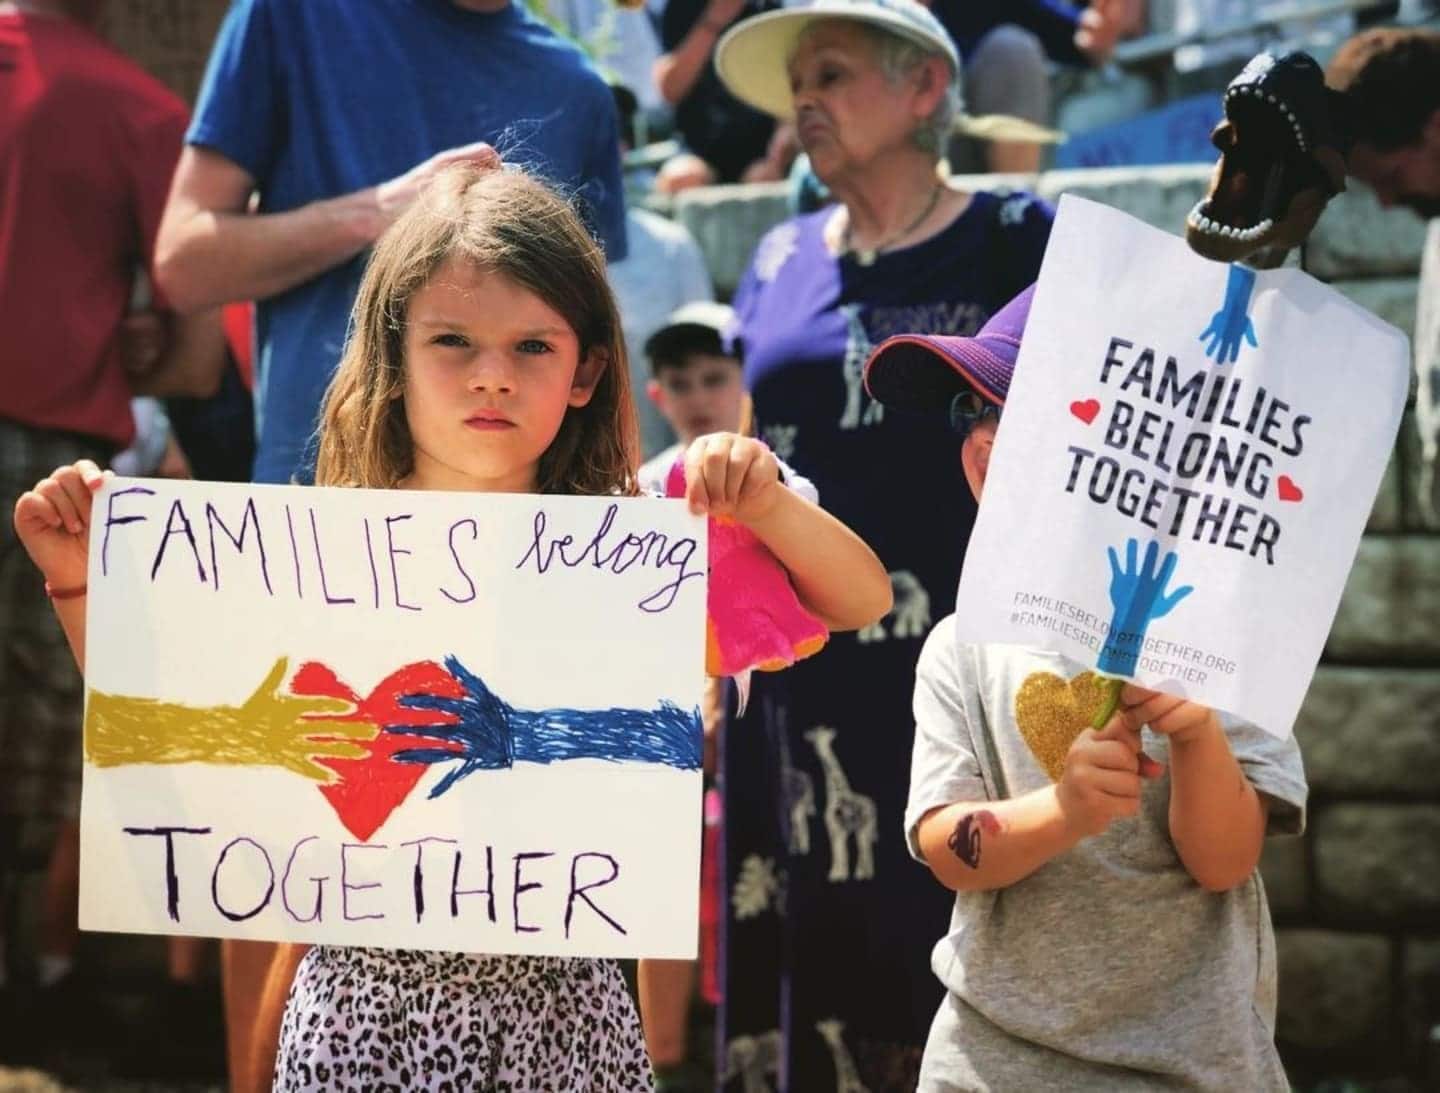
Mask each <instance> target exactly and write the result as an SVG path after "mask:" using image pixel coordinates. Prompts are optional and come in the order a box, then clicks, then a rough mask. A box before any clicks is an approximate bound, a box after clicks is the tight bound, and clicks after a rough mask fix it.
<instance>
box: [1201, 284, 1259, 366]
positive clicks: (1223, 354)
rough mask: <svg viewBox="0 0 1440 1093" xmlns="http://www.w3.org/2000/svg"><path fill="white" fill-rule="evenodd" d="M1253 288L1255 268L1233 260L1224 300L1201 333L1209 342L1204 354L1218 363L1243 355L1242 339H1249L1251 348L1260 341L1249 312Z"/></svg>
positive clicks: (1224, 362) (1231, 360) (1247, 340)
mask: <svg viewBox="0 0 1440 1093" xmlns="http://www.w3.org/2000/svg"><path fill="white" fill-rule="evenodd" d="M1254 290H1255V271H1254V270H1252V269H1246V268H1245V267H1244V266H1240V265H1233V264H1232V265H1231V266H1230V276H1229V278H1228V279H1227V280H1226V282H1225V302H1224V303H1223V304H1221V305H1220V310H1219V311H1217V312H1215V315H1214V316H1213V317H1212V318H1211V320H1210V325H1209V326H1207V327H1206V328H1205V332H1204V333H1203V334H1201V335H1200V340H1201V341H1202V342H1203V341H1208V342H1209V343H1210V344H1209V345H1207V346H1206V347H1205V355H1206V356H1207V357H1214V358H1215V363H1216V364H1234V363H1235V361H1236V360H1238V359H1239V357H1240V343H1241V342H1249V343H1250V345H1251V347H1252V348H1253V347H1255V346H1258V345H1259V344H1260V343H1259V342H1257V341H1256V340H1255V324H1254V323H1252V322H1251V321H1250V316H1249V314H1248V312H1249V310H1250V294H1251V293H1252V292H1254Z"/></svg>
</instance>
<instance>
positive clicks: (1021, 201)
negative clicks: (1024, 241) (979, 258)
mask: <svg viewBox="0 0 1440 1093" xmlns="http://www.w3.org/2000/svg"><path fill="white" fill-rule="evenodd" d="M976 197H981V194H976ZM984 199H986V200H989V202H992V203H994V213H992V215H994V217H995V222H996V223H998V225H999V226H1001V229H1004V230H1011V232H1025V230H1034V229H1037V228H1043V229H1044V230H1047V232H1048V230H1050V225H1051V222H1053V220H1054V219H1056V207H1054V206H1053V204H1051V203H1050V202H1047V200H1045V199H1044V197H1041V196H1040V194H1035V193H1031V192H1030V190H1009V192H995V193H989V192H986V193H985V194H984Z"/></svg>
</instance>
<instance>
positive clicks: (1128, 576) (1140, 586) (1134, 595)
mask: <svg viewBox="0 0 1440 1093" xmlns="http://www.w3.org/2000/svg"><path fill="white" fill-rule="evenodd" d="M1105 549H1106V551H1107V553H1108V554H1109V555H1110V605H1111V607H1113V608H1114V611H1115V613H1114V615H1113V616H1112V617H1111V619H1110V631H1109V633H1108V634H1106V636H1105V645H1104V646H1103V647H1102V648H1101V650H1100V662H1099V668H1100V670H1101V671H1102V672H1106V673H1109V674H1110V675H1126V676H1128V675H1133V674H1134V672H1135V664H1136V662H1137V661H1138V660H1139V658H1140V649H1141V646H1142V644H1143V643H1144V641H1145V631H1146V630H1147V629H1148V628H1149V626H1150V623H1151V622H1153V621H1154V620H1155V619H1160V618H1164V617H1165V616H1166V615H1168V614H1169V613H1170V612H1171V611H1172V610H1173V609H1174V607H1175V605H1176V604H1177V603H1179V602H1180V601H1181V600H1183V599H1184V598H1185V597H1186V596H1188V595H1190V593H1191V592H1193V591H1194V590H1195V589H1194V586H1193V585H1188V584H1187V585H1183V586H1182V587H1180V588H1177V589H1175V591H1173V592H1171V593H1169V594H1166V592H1165V586H1166V585H1168V584H1169V583H1170V578H1171V577H1172V576H1174V574H1175V566H1176V565H1177V564H1178V563H1179V561H1180V556H1179V555H1178V554H1176V553H1175V552H1174V551H1173V550H1172V551H1170V552H1169V553H1168V554H1166V555H1165V560H1164V562H1162V563H1160V567H1159V571H1158V572H1157V571H1156V562H1157V561H1158V560H1159V556H1160V544H1159V543H1157V542H1153V541H1152V542H1150V543H1149V544H1147V545H1146V547H1145V560H1144V561H1143V562H1141V563H1140V564H1139V566H1138V567H1137V565H1136V562H1137V556H1138V554H1139V550H1140V543H1139V542H1138V541H1137V540H1135V539H1127V540H1126V541H1125V567H1124V568H1123V569H1122V568H1121V567H1120V557H1119V555H1117V554H1116V553H1115V548H1114V547H1106V548H1105Z"/></svg>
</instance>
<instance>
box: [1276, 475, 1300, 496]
mask: <svg viewBox="0 0 1440 1093" xmlns="http://www.w3.org/2000/svg"><path fill="white" fill-rule="evenodd" d="M1279 487H1280V500H1282V501H1302V500H1304V498H1305V491H1304V490H1302V489H1301V488H1300V487H1299V486H1297V485H1295V480H1294V479H1293V478H1291V477H1290V476H1289V475H1288V474H1282V475H1281V476H1280V481H1279Z"/></svg>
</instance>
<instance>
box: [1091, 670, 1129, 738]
mask: <svg viewBox="0 0 1440 1093" xmlns="http://www.w3.org/2000/svg"><path fill="white" fill-rule="evenodd" d="M1100 685H1101V686H1102V687H1104V688H1105V701H1104V702H1103V703H1101V705H1100V712H1099V713H1097V714H1096V715H1095V720H1094V721H1092V722H1090V727H1091V728H1092V729H1096V730H1099V729H1103V728H1104V727H1105V723H1106V722H1107V721H1109V720H1110V718H1112V717H1113V716H1115V708H1116V707H1117V706H1119V705H1120V688H1122V687H1124V686H1125V681H1124V680H1123V679H1109V678H1106V679H1102V680H1101V681H1100Z"/></svg>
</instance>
